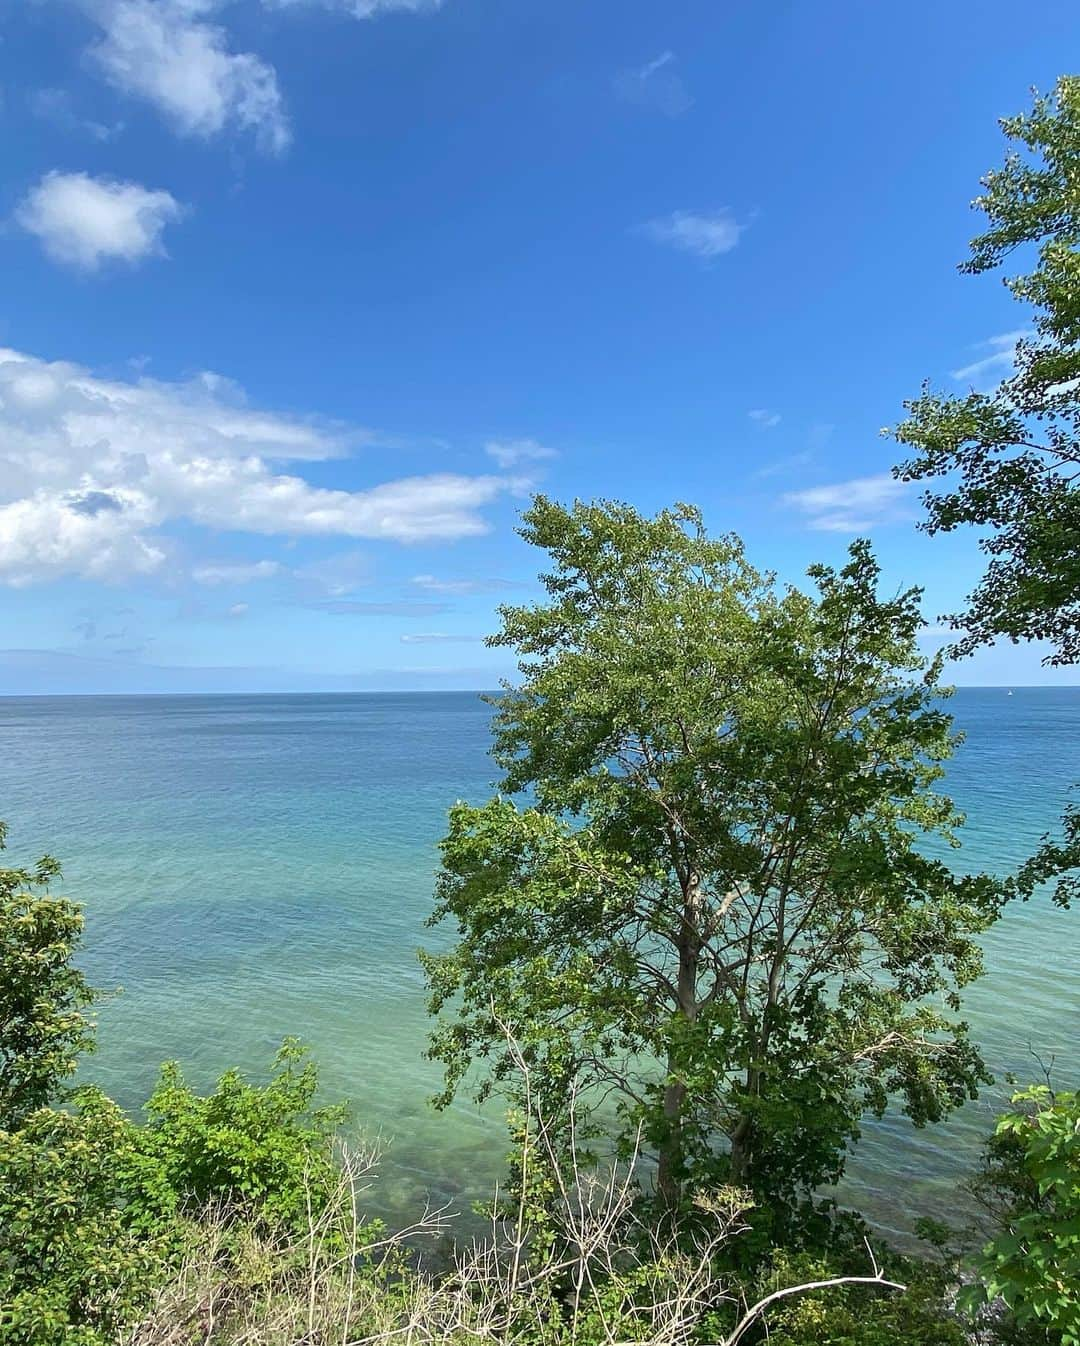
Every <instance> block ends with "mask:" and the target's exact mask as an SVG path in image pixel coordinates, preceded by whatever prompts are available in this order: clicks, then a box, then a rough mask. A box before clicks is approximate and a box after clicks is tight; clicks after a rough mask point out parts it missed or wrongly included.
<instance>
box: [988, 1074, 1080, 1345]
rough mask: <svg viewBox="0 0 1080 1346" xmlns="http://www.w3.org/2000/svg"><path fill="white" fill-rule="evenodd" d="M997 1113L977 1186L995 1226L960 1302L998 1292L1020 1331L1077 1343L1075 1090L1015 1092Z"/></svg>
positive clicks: (1078, 1132) (1078, 1136)
mask: <svg viewBox="0 0 1080 1346" xmlns="http://www.w3.org/2000/svg"><path fill="white" fill-rule="evenodd" d="M1012 1102H1013V1110H1012V1111H1011V1112H1007V1113H1005V1114H1004V1115H1003V1116H1002V1117H1000V1118H999V1119H998V1125H997V1130H996V1132H995V1134H994V1138H993V1140H992V1141H991V1143H990V1150H989V1161H988V1165H987V1172H986V1174H985V1175H984V1177H983V1179H982V1181H981V1183H980V1187H981V1188H982V1189H983V1190H984V1191H989V1192H990V1194H991V1195H992V1196H993V1198H994V1199H995V1200H996V1202H997V1223H998V1226H999V1232H998V1233H997V1235H996V1236H995V1237H994V1238H993V1239H992V1240H991V1241H990V1242H989V1243H988V1244H987V1245H986V1247H985V1248H984V1249H983V1251H982V1255H981V1257H980V1258H979V1259H978V1261H977V1264H976V1270H977V1274H978V1281H977V1282H976V1283H975V1284H973V1285H971V1286H969V1287H967V1288H966V1289H965V1291H964V1293H963V1295H962V1303H963V1304H964V1306H965V1307H966V1308H968V1309H969V1310H971V1311H972V1312H977V1311H978V1310H979V1309H981V1308H984V1307H985V1306H987V1305H989V1304H991V1303H992V1302H993V1301H994V1300H997V1299H1000V1300H1002V1301H1003V1302H1004V1304H1005V1306H1006V1308H1007V1309H1008V1312H1009V1316H1010V1318H1011V1320H1012V1322H1013V1323H1014V1324H1015V1325H1016V1327H1017V1328H1019V1329H1020V1331H1021V1332H1024V1331H1031V1330H1041V1331H1044V1332H1046V1333H1047V1335H1048V1337H1049V1339H1050V1340H1053V1341H1060V1342H1061V1343H1062V1346H1077V1344H1078V1343H1080V1094H1077V1093H1055V1092H1054V1091H1053V1090H1051V1089H1050V1088H1049V1087H1048V1086H1046V1085H1041V1086H1036V1087H1034V1088H1031V1089H1026V1090H1023V1091H1022V1092H1020V1093H1017V1094H1014V1095H1013V1099H1012Z"/></svg>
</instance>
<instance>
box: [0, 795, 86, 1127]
mask: <svg viewBox="0 0 1080 1346" xmlns="http://www.w3.org/2000/svg"><path fill="white" fill-rule="evenodd" d="M6 837H7V828H6V826H5V824H4V823H2V822H0V850H3V849H4V844H5V840H6ZM59 873H60V866H59V865H58V864H57V862H56V861H55V860H54V859H52V857H51V856H45V857H43V858H42V859H41V860H39V861H38V863H37V865H36V866H35V867H34V868H33V869H32V870H27V869H4V868H2V867H0V1129H3V1128H11V1127H13V1126H17V1125H18V1124H19V1123H20V1122H21V1121H22V1120H23V1119H24V1118H26V1117H27V1116H29V1115H30V1113H32V1112H33V1111H34V1109H35V1108H39V1107H41V1106H42V1105H43V1104H44V1103H47V1102H49V1101H50V1100H53V1099H55V1098H56V1097H57V1096H58V1095H59V1091H60V1088H61V1084H62V1082H63V1081H64V1080H65V1079H67V1077H68V1076H69V1075H70V1074H71V1073H72V1071H73V1070H74V1069H75V1064H76V1062H77V1060H78V1057H79V1053H80V1052H85V1051H88V1050H89V1049H90V1047H91V1046H92V1044H93V1031H92V1024H91V1023H90V1021H89V1020H88V1019H87V1017H86V1015H85V1013H84V1011H85V1010H86V1009H87V1008H88V1007H89V1005H90V1004H92V1002H93V1000H94V995H93V993H92V991H91V990H90V988H89V987H88V986H87V984H86V981H85V979H84V978H83V976H82V974H81V973H80V972H79V971H78V970H77V969H76V968H75V967H74V966H73V965H72V963H71V954H72V951H73V950H74V948H75V946H76V945H77V944H78V941H79V938H80V935H81V932H82V914H81V912H80V911H79V908H78V907H77V906H76V905H75V904H74V903H72V902H68V901H66V900H65V899H64V898H61V897H53V896H51V895H50V893H49V884H50V883H51V882H52V881H53V880H54V879H56V878H57V877H58V876H59Z"/></svg>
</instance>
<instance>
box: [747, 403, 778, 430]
mask: <svg viewBox="0 0 1080 1346" xmlns="http://www.w3.org/2000/svg"><path fill="white" fill-rule="evenodd" d="M746 414H747V415H748V416H749V417H750V419H751V420H752V421H753V422H754V424H755V425H758V426H760V427H761V429H762V430H772V429H773V428H774V427H775V426H777V425H779V424H780V413H779V412H777V411H768V410H766V408H764V407H757V408H756V409H755V410H754V411H748V412H747V413H746Z"/></svg>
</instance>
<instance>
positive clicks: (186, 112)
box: [84, 0, 291, 154]
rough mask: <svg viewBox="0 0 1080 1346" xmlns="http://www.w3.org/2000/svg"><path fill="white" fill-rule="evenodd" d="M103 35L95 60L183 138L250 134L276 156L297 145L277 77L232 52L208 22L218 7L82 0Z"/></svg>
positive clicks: (211, 1) (190, 0)
mask: <svg viewBox="0 0 1080 1346" xmlns="http://www.w3.org/2000/svg"><path fill="white" fill-rule="evenodd" d="M84 3H85V4H86V5H87V7H88V9H89V12H90V14H91V16H92V17H93V18H94V19H95V20H96V21H97V22H98V24H99V25H100V28H101V33H102V35H101V38H100V40H99V41H98V42H96V43H95V44H94V46H93V47H92V48H91V53H90V54H91V58H92V60H93V62H94V64H95V65H96V66H97V67H98V68H99V69H100V70H101V72H102V74H103V75H104V76H105V78H106V79H107V80H108V82H109V83H110V84H111V85H113V87H114V88H116V89H119V90H120V91H121V92H122V93H126V94H129V95H131V96H132V97H135V98H142V99H145V100H146V101H147V102H149V103H151V104H153V106H155V107H156V108H157V109H158V111H159V112H161V113H162V114H163V115H164V116H165V117H166V118H167V119H168V120H169V121H170V122H171V123H172V125H173V126H174V127H175V128H176V129H177V131H179V132H180V133H181V134H182V135H190V136H200V137H203V138H208V137H210V136H216V135H220V134H221V133H222V132H224V131H227V130H239V131H244V132H249V133H251V134H252V135H254V137H255V141H256V143H257V144H258V146H259V147H260V148H261V149H263V150H265V151H267V152H268V153H273V154H277V153H280V152H281V151H282V150H284V149H286V148H287V146H288V144H289V141H290V139H291V132H290V129H289V121H288V117H287V116H286V113H285V106H284V101H283V99H282V96H281V91H280V90H279V88H278V82H277V74H276V72H275V70H274V68H273V66H271V65H268V64H267V62H265V61H263V60H262V59H261V58H260V57H258V56H256V55H255V54H254V53H252V52H247V51H240V52H238V51H233V50H231V48H230V42H229V35H228V33H227V32H226V31H225V29H224V28H223V27H222V26H221V25H220V24H217V23H213V22H211V21H210V19H209V17H208V15H209V14H211V13H212V12H213V11H214V10H216V9H217V8H218V7H219V3H218V0H84Z"/></svg>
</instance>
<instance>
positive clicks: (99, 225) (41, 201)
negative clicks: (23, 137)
mask: <svg viewBox="0 0 1080 1346" xmlns="http://www.w3.org/2000/svg"><path fill="white" fill-rule="evenodd" d="M183 213H184V208H183V207H182V206H181V205H180V203H179V202H178V201H177V200H176V199H175V198H174V197H172V196H170V194H169V193H168V192H163V191H151V190H149V189H148V188H146V187H141V186H140V185H139V184H138V183H137V182H113V181H111V180H109V179H108V178H92V177H90V176H89V175H88V174H86V173H46V174H45V176H44V177H43V178H42V179H41V181H40V182H39V183H38V184H37V186H36V187H33V188H31V190H30V191H29V192H28V193H27V195H26V196H25V197H24V198H23V200H22V201H21V202H20V204H19V206H18V207H17V208H16V212H15V220H16V223H18V224H19V225H20V226H21V227H22V228H23V229H25V230H26V231H27V232H28V233H31V234H33V235H34V236H35V237H36V238H38V239H40V241H41V245H42V247H43V248H44V249H45V251H46V253H47V254H48V255H49V256H50V257H51V258H52V259H53V260H54V261H57V262H64V263H66V264H68V265H70V266H76V267H80V268H82V269H84V270H87V271H93V270H95V269H96V268H97V267H99V266H100V265H101V264H102V262H106V261H123V262H132V263H133V262H138V261H141V260H142V259H143V258H145V257H152V256H155V255H157V256H164V255H165V249H164V247H163V245H162V242H161V235H162V232H163V230H164V229H165V226H166V225H167V224H168V223H170V221H172V220H176V219H179V218H180V216H181V215H182V214H183Z"/></svg>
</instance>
